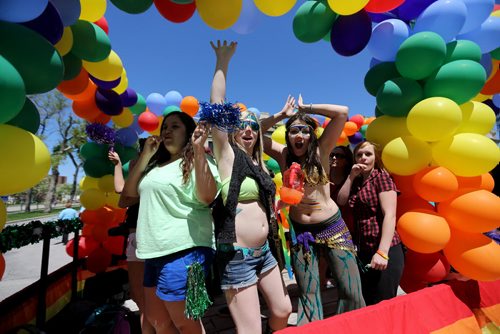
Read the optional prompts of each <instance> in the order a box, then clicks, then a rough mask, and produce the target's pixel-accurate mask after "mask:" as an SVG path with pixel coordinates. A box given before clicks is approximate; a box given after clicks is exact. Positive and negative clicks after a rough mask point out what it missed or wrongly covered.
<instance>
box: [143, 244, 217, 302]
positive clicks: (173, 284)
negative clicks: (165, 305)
mask: <svg viewBox="0 0 500 334" xmlns="http://www.w3.org/2000/svg"><path fill="white" fill-rule="evenodd" d="M213 258H214V250H213V249H212V248H209V247H195V248H190V249H186V250H183V251H180V252H177V253H174V254H169V255H165V256H162V257H158V258H154V259H146V260H145V261H144V287H147V288H152V287H156V295H157V296H158V297H159V298H160V299H161V300H165V301H168V302H174V301H183V300H185V299H186V288H187V273H188V271H187V268H188V267H189V266H190V265H191V264H192V263H193V262H195V261H198V262H199V263H200V264H201V265H202V266H203V269H204V271H205V276H206V275H207V274H208V273H209V272H210V265H211V264H212V260H213Z"/></svg>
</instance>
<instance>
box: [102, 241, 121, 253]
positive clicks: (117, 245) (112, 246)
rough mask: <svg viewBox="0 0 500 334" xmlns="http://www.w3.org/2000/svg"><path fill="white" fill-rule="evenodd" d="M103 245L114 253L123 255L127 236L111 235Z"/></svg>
mask: <svg viewBox="0 0 500 334" xmlns="http://www.w3.org/2000/svg"><path fill="white" fill-rule="evenodd" d="M103 246H104V248H106V249H107V250H108V251H109V252H110V253H111V254H113V255H122V254H123V251H124V247H125V237H123V236H118V237H109V238H108V239H106V241H104V243H103Z"/></svg>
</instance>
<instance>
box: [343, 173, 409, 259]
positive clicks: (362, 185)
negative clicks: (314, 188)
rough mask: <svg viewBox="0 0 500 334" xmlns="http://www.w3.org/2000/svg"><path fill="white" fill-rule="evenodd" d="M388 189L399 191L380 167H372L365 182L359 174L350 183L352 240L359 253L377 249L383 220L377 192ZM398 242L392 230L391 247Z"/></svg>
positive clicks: (399, 240)
mask: <svg viewBox="0 0 500 334" xmlns="http://www.w3.org/2000/svg"><path fill="white" fill-rule="evenodd" d="M390 190H394V191H396V192H399V191H398V190H397V188H396V184H395V183H394V181H393V180H392V178H391V176H390V175H389V174H388V173H387V172H386V171H384V170H380V169H374V170H373V171H372V173H371V174H370V176H369V177H368V179H367V180H366V181H365V182H363V178H362V177H361V176H360V177H358V178H356V179H355V180H354V182H353V184H352V187H351V194H350V196H349V206H350V207H352V208H353V214H354V221H355V223H356V228H355V231H354V241H355V243H356V244H357V245H358V247H359V251H360V253H369V254H373V253H375V252H376V251H377V249H378V246H379V243H380V238H381V237H382V223H383V221H384V215H383V213H382V208H381V207H380V201H379V197H378V194H379V193H381V192H384V191H390ZM400 242H401V239H400V238H399V235H398V233H397V232H396V231H394V237H393V238H392V242H391V247H392V246H394V245H397V244H399V243H400Z"/></svg>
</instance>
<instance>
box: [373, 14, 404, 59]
mask: <svg viewBox="0 0 500 334" xmlns="http://www.w3.org/2000/svg"><path fill="white" fill-rule="evenodd" d="M409 34H410V30H409V27H408V25H407V24H406V23H404V22H403V21H401V20H397V19H390V20H385V21H383V22H380V23H379V24H377V25H376V26H375V27H374V28H373V31H372V37H371V38H370V41H369V42H368V50H370V52H371V53H372V55H373V57H374V58H377V59H379V60H382V61H394V60H395V59H396V53H397V52H398V49H399V46H400V45H401V43H403V42H404V40H405V39H407V38H408V36H409Z"/></svg>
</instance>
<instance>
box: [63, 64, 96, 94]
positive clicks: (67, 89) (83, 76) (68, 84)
mask: <svg viewBox="0 0 500 334" xmlns="http://www.w3.org/2000/svg"><path fill="white" fill-rule="evenodd" d="M89 81H90V80H89V74H88V73H87V71H85V70H84V69H83V68H82V70H81V71H80V73H78V75H77V76H76V77H74V78H73V79H71V80H64V81H62V82H61V83H60V84H59V85H58V86H57V89H59V91H60V92H61V93H63V94H64V95H66V94H68V95H76V94H80V93H82V92H83V91H84V90H85V88H87V86H88V85H89Z"/></svg>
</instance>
